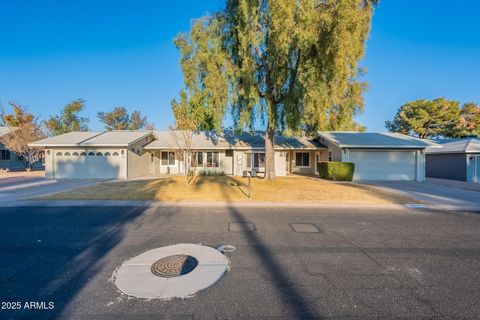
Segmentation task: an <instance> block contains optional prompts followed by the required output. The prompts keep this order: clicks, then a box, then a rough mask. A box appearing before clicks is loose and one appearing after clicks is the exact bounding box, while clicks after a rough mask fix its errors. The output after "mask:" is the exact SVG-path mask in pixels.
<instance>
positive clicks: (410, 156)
mask: <svg viewBox="0 0 480 320" xmlns="http://www.w3.org/2000/svg"><path fill="white" fill-rule="evenodd" d="M263 135H264V133H263V132H242V133H239V134H235V133H234V132H232V131H224V132H221V133H216V132H212V131H194V132H185V131H101V132H70V133H66V134H63V135H59V136H55V137H50V138H47V139H44V140H40V141H37V142H35V143H32V144H30V145H31V146H34V147H39V148H45V170H46V176H47V177H48V178H107V179H129V178H135V177H141V176H148V175H160V174H185V171H186V168H187V166H186V165H185V162H184V161H189V162H190V164H191V168H192V169H193V170H195V171H197V172H199V171H220V172H222V173H224V174H227V175H242V174H243V172H244V171H252V170H255V171H256V172H262V171H264V170H265V168H264V167H265V153H264V137H263ZM429 145H431V144H429V143H428V142H424V141H422V140H419V139H416V138H412V137H408V136H404V135H399V134H391V133H358V132H319V133H318V135H317V136H316V137H311V138H308V137H285V136H282V135H277V136H276V137H275V171H276V174H277V176H286V175H287V174H289V173H299V174H316V173H317V172H316V163H317V162H318V161H344V162H354V163H355V165H356V170H355V177H354V178H355V179H356V180H418V181H422V180H424V178H425V153H424V149H425V148H426V147H427V146H429ZM185 150H189V152H185ZM186 154H191V156H185V155H186Z"/></svg>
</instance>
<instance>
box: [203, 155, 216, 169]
mask: <svg viewBox="0 0 480 320" xmlns="http://www.w3.org/2000/svg"><path fill="white" fill-rule="evenodd" d="M205 153H206V154H207V167H208V168H218V167H219V165H218V158H219V156H218V152H205Z"/></svg>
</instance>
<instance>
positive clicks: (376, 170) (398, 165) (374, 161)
mask: <svg viewBox="0 0 480 320" xmlns="http://www.w3.org/2000/svg"><path fill="white" fill-rule="evenodd" d="M318 140H319V142H320V143H322V144H323V145H325V146H326V148H327V155H328V159H322V160H328V161H340V162H353V163H354V164H355V173H354V176H353V179H354V180H416V181H424V180H425V148H426V147H428V146H433V145H434V144H433V143H429V142H428V141H425V140H421V139H417V138H414V137H410V136H406V135H403V134H399V133H369V132H365V133H363V132H339V131H335V132H318Z"/></svg>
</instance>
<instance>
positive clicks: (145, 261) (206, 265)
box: [113, 244, 229, 300]
mask: <svg viewBox="0 0 480 320" xmlns="http://www.w3.org/2000/svg"><path fill="white" fill-rule="evenodd" d="M176 255H185V256H191V257H193V258H195V259H196V260H197V261H198V265H196V266H195V267H194V268H193V270H191V271H190V270H189V271H188V273H187V274H184V275H179V276H177V277H161V276H158V275H156V274H154V272H153V271H152V269H153V265H154V264H155V263H156V262H158V261H159V260H161V259H164V258H168V257H171V256H176ZM175 267H181V266H175V264H174V262H172V263H171V265H168V264H167V265H166V266H165V268H175ZM228 268H229V261H228V259H227V258H226V257H225V256H224V255H223V254H222V253H220V251H218V250H216V249H214V248H211V247H207V246H202V245H198V244H176V245H172V246H167V247H162V248H158V249H154V250H150V251H147V252H144V253H142V254H140V255H138V256H136V257H134V258H132V259H130V260H128V261H126V262H124V263H123V264H122V266H121V267H120V269H118V270H117V271H115V273H114V275H113V276H114V279H115V284H116V286H117V287H118V289H120V291H122V292H123V293H125V294H127V295H129V296H133V297H137V298H147V299H155V298H157V299H164V300H167V299H172V298H188V297H191V296H193V295H194V294H195V293H197V292H198V291H200V290H203V289H206V288H208V287H210V286H212V285H213V284H215V282H217V281H218V280H220V278H221V277H222V276H223V275H224V274H225V272H227V270H228Z"/></svg>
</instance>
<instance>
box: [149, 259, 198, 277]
mask: <svg viewBox="0 0 480 320" xmlns="http://www.w3.org/2000/svg"><path fill="white" fill-rule="evenodd" d="M197 265H198V260H197V259H195V258H194V257H192V256H187V255H184V254H175V255H172V256H168V257H165V258H162V259H160V260H157V261H156V262H155V263H154V264H152V267H151V271H152V273H153V274H154V275H156V276H157V277H162V278H173V277H179V276H183V275H184V274H187V273H190V272H191V271H192V270H193V269H195V268H196V267H197Z"/></svg>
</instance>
